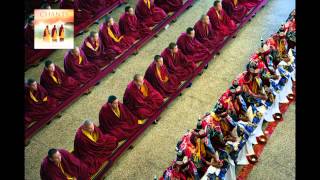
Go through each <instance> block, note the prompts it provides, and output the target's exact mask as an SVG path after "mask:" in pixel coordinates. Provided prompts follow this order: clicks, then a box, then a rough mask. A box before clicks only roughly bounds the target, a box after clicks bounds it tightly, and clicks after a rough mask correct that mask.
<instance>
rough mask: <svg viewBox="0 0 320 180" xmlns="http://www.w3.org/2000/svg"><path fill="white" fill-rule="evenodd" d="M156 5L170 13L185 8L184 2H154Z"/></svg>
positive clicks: (158, 0) (169, 0)
mask: <svg viewBox="0 0 320 180" xmlns="http://www.w3.org/2000/svg"><path fill="white" fill-rule="evenodd" d="M154 4H155V5H157V6H158V7H160V8H161V9H163V10H164V11H165V12H166V13H170V12H175V11H177V10H179V9H180V8H181V7H182V6H183V0H154Z"/></svg>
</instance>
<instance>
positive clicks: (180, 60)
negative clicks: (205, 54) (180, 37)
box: [161, 48, 197, 81]
mask: <svg viewBox="0 0 320 180" xmlns="http://www.w3.org/2000/svg"><path fill="white" fill-rule="evenodd" d="M161 56H162V57H163V63H164V64H165V65H166V66H167V68H168V71H169V73H170V74H174V75H175V76H177V78H178V80H179V81H184V80H187V79H188V77H190V75H191V74H192V72H193V71H194V69H195V68H196V67H197V66H196V64H195V63H194V62H193V61H191V60H190V59H188V58H187V57H186V56H185V55H184V54H183V53H182V52H181V51H180V50H178V52H177V53H175V54H174V56H173V55H172V53H171V51H170V49H169V48H166V49H165V50H164V51H162V53H161Z"/></svg>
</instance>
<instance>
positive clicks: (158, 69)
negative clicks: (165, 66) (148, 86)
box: [156, 66, 169, 83]
mask: <svg viewBox="0 0 320 180" xmlns="http://www.w3.org/2000/svg"><path fill="white" fill-rule="evenodd" d="M156 70H157V75H158V76H159V78H160V80H161V81H162V82H165V83H166V82H167V81H168V80H169V78H168V77H167V76H165V77H162V76H161V70H160V68H159V67H157V66H156Z"/></svg>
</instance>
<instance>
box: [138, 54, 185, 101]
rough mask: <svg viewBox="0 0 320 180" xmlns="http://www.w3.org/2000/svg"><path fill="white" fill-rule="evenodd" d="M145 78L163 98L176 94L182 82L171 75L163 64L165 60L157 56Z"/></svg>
mask: <svg viewBox="0 0 320 180" xmlns="http://www.w3.org/2000/svg"><path fill="white" fill-rule="evenodd" d="M144 78H145V79H146V80H147V81H148V82H150V84H151V85H152V86H153V87H154V88H155V89H156V90H157V91H158V92H159V93H160V94H161V95H162V96H163V97H169V96H171V95H172V94H173V93H175V92H176V91H177V90H178V88H179V86H180V83H181V82H180V81H179V80H178V78H177V77H176V76H175V75H174V74H169V72H168V69H167V67H166V65H164V64H163V58H162V57H161V56H160V55H155V57H154V61H153V62H152V63H151V64H150V66H149V67H148V69H147V71H146V73H145V75H144Z"/></svg>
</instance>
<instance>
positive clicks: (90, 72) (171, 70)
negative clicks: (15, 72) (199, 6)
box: [25, 1, 232, 127]
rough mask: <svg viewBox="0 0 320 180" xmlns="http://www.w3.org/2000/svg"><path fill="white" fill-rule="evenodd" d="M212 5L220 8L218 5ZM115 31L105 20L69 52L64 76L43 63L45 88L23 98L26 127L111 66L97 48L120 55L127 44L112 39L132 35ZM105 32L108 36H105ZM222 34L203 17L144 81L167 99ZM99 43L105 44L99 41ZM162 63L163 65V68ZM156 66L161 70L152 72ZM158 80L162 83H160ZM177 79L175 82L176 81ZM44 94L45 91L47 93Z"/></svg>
mask: <svg viewBox="0 0 320 180" xmlns="http://www.w3.org/2000/svg"><path fill="white" fill-rule="evenodd" d="M216 2H218V1H216ZM215 5H216V6H217V7H221V6H220V5H221V4H219V3H217V4H215ZM126 11H128V12H133V8H131V7H129V6H128V7H127V8H126ZM210 12H211V10H210V11H209V12H208V14H210ZM230 22H232V20H230ZM120 24H122V23H120ZM106 26H107V27H106ZM112 27H114V28H112ZM117 27H118V26H117V24H116V23H114V21H113V18H111V17H108V18H107V23H105V24H103V25H102V28H100V32H99V34H98V33H96V32H91V33H90V36H89V37H87V38H86V39H85V40H84V42H83V44H82V46H81V49H80V48H79V47H76V48H75V49H73V50H70V51H68V52H67V53H66V55H65V58H64V70H65V72H63V71H62V70H61V69H60V68H59V67H58V66H55V65H54V64H53V62H51V61H47V62H46V63H45V68H44V71H43V72H42V74H41V78H40V79H41V80H40V84H41V85H42V86H44V88H42V87H41V86H40V88H39V89H40V90H39V92H37V91H38V90H37V89H32V88H29V90H27V93H29V94H28V95H27V96H26V102H28V104H27V105H26V112H27V113H26V116H25V125H26V127H28V126H29V125H30V124H31V123H32V122H34V121H39V120H41V119H43V118H46V117H47V116H48V114H50V113H51V112H52V110H54V109H55V108H56V107H57V106H58V104H59V101H60V102H62V101H64V100H65V99H66V98H68V97H69V96H70V95H71V94H72V93H73V92H74V91H77V90H78V88H79V87H80V85H81V84H85V83H87V82H88V81H90V80H91V79H93V78H94V77H96V76H97V75H98V74H99V72H100V68H101V67H104V66H105V65H106V64H108V63H109V62H110V60H111V59H112V58H110V54H112V53H109V52H110V51H111V49H109V50H106V51H104V46H100V44H103V43H102V42H106V41H108V42H110V43H108V44H111V43H113V44H114V46H113V47H112V48H113V49H114V50H119V51H118V52H119V53H120V52H121V47H122V46H124V45H123V44H125V43H122V44H121V42H126V41H119V42H118V43H117V42H116V41H114V39H123V38H121V37H128V38H126V39H130V38H132V37H133V35H132V36H125V35H122V36H116V35H114V34H113V33H112V32H115V31H109V30H110V29H111V28H112V29H117ZM224 27H225V30H228V29H226V28H230V26H226V25H225V26H224ZM127 30H128V29H127ZM104 31H107V32H106V33H104ZM221 32H224V31H213V28H212V27H211V26H210V18H209V16H208V15H202V16H201V19H200V20H199V21H198V22H197V23H196V24H195V26H194V28H191V27H189V28H187V30H186V33H182V34H181V36H180V37H179V38H178V40H177V45H176V44H175V43H170V44H169V46H168V48H166V49H165V50H164V51H163V52H162V53H161V57H158V56H156V57H155V63H152V64H151V65H150V68H149V69H150V70H149V69H148V70H147V71H146V79H147V80H148V81H150V82H151V83H152V85H153V86H154V87H155V88H156V89H157V90H158V91H159V92H160V93H161V94H162V96H164V97H168V96H170V94H172V93H173V92H175V91H176V90H177V88H178V87H179V85H180V82H181V81H184V80H186V79H188V77H189V76H190V75H191V74H192V72H193V70H194V69H195V68H196V63H198V62H201V61H203V60H205V59H207V58H210V55H211V53H210V52H211V51H212V50H214V48H215V47H217V44H219V43H222V40H223V39H224V37H225V36H227V35H228V34H224V35H221ZM229 32H230V30H229ZM128 33H130V34H140V32H138V33H136V32H135V31H129V32H128ZM99 35H100V36H99ZM112 37H113V38H112ZM101 39H104V40H105V41H101ZM159 59H161V60H159ZM162 59H163V60H162ZM158 61H159V62H158ZM162 61H164V65H163V63H162ZM157 62H158V63H157ZM159 64H160V65H159ZM161 64H162V65H161ZM156 66H157V67H161V68H155V67H156ZM99 67H100V68H99ZM154 72H157V73H158V72H160V75H159V76H156V77H154V76H153V75H154ZM159 77H161V78H163V79H159ZM166 78H167V79H166ZM168 79H169V80H168ZM176 79H177V80H178V81H176ZM157 81H159V82H161V83H159V82H157ZM32 83H35V82H34V80H33V82H31V81H30V82H29V85H28V87H30V86H31V84H32ZM29 91H30V92H32V93H30V92H29ZM42 91H44V92H42ZM45 91H48V93H47V92H45ZM31 94H34V95H33V96H34V97H35V98H31V96H30V95H31ZM48 94H49V97H50V98H49V99H56V100H50V101H49V100H47V99H45V100H46V101H43V98H44V97H47V95H48ZM41 97H42V98H41ZM38 99H40V100H38ZM45 104H46V105H45Z"/></svg>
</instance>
